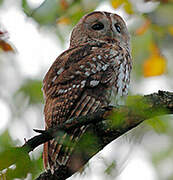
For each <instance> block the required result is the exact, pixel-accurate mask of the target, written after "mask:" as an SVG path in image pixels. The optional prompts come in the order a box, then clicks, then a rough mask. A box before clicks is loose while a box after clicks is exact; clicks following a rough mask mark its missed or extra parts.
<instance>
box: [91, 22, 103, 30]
mask: <svg viewBox="0 0 173 180" xmlns="http://www.w3.org/2000/svg"><path fill="white" fill-rule="evenodd" d="M91 28H92V29H93V30H96V31H99V30H102V29H103V28H104V25H103V24H102V23H101V22H98V23H96V24H94V25H92V27H91Z"/></svg>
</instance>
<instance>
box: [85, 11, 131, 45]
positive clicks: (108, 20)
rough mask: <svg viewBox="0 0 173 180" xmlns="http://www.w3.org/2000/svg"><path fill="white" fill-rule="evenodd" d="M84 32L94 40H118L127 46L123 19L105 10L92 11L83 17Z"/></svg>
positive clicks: (127, 38)
mask: <svg viewBox="0 0 173 180" xmlns="http://www.w3.org/2000/svg"><path fill="white" fill-rule="evenodd" d="M83 27H84V29H85V32H86V34H87V35H88V36H89V37H90V38H91V39H95V40H97V39H98V40H102V41H108V42H117V41H118V42H119V43H120V44H122V46H128V42H129V34H128V31H127V28H126V25H125V23H124V21H123V19H122V18H121V17H120V16H118V15H116V14H111V13H107V12H93V13H91V14H89V15H88V16H86V18H85V19H84V23H83Z"/></svg>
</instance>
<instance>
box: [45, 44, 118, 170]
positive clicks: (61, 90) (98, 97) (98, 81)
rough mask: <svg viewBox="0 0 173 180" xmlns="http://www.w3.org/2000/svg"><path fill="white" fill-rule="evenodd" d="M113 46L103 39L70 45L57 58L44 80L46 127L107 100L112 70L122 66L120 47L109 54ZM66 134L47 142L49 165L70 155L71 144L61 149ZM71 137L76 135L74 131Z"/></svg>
mask: <svg viewBox="0 0 173 180" xmlns="http://www.w3.org/2000/svg"><path fill="white" fill-rule="evenodd" d="M111 48H112V47H111V46H110V45H107V44H104V43H103V44H93V45H90V44H87V45H82V46H79V47H76V48H72V49H69V50H67V51H65V52H64V53H63V54H62V55H60V56H59V57H58V58H57V60H56V61H55V62H54V63H53V65H52V66H51V68H50V70H49V71H48V73H47V74H46V76H45V78H44V81H43V91H44V95H45V108H44V113H45V122H46V128H49V127H52V126H54V125H57V124H61V123H63V122H65V121H66V120H67V119H69V118H70V117H77V116H80V115H85V114H87V113H91V112H94V111H95V110H96V109H97V108H98V107H100V106H105V105H107V104H108V102H107V100H105V92H106V89H108V90H109V88H110V86H111V83H113V80H112V72H113V71H115V67H116V66H117V67H118V66H119V62H116V58H117V57H118V56H119V55H120V54H119V53H120V51H119V49H118V47H117V50H116V48H115V47H114V49H112V53H111V54H110V49H111ZM118 51H119V52H118ZM117 60H118V59H117ZM84 130H85V128H84V127H83V129H82V128H81V129H80V130H79V129H77V130H74V132H72V133H71V134H73V133H74V134H75V137H78V136H80V134H82V133H83V132H84ZM65 138H66V134H65V135H64V136H63V137H61V138H60V139H59V140H58V141H55V140H52V141H50V142H49V143H48V144H45V148H44V154H45V155H44V160H45V161H46V162H45V164H46V166H47V161H49V165H50V166H51V168H52V167H54V166H55V167H56V166H57V165H58V164H59V165H61V164H63V165H65V163H66V162H67V159H68V158H66V157H67V156H68V155H69V150H68V148H67V149H66V150H65V153H64V152H63V153H62V152H61V149H62V147H63V146H64V145H62V142H61V141H63V139H65ZM70 138H71V139H73V138H74V137H73V135H72V136H71V137H70ZM57 139H58V137H57ZM70 151H71V150H70Z"/></svg>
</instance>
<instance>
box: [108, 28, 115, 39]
mask: <svg viewBox="0 0 173 180" xmlns="http://www.w3.org/2000/svg"><path fill="white" fill-rule="evenodd" d="M106 35H107V37H110V39H112V38H113V37H114V34H113V31H112V29H110V30H108V31H107V33H106Z"/></svg>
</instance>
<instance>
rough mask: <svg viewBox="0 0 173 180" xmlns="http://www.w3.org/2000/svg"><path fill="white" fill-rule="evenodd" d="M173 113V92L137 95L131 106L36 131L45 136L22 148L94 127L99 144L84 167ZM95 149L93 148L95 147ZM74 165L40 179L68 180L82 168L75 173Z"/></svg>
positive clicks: (87, 157) (73, 119)
mask: <svg viewBox="0 0 173 180" xmlns="http://www.w3.org/2000/svg"><path fill="white" fill-rule="evenodd" d="M172 113H173V93H172V92H166V91H158V93H153V94H150V95H146V96H144V97H141V96H136V97H133V98H129V99H128V100H127V106H117V107H106V108H103V109H100V110H98V111H97V112H96V113H93V114H88V115H86V116H81V117H78V118H72V119H70V120H68V121H67V122H66V123H65V124H63V125H61V126H58V127H56V128H50V129H48V130H47V131H43V130H35V131H36V132H39V133H41V134H40V135H38V136H35V137H33V138H31V139H29V140H28V141H27V142H26V143H25V144H24V145H23V146H22V147H21V148H24V149H27V152H30V151H33V150H34V149H35V148H36V147H37V146H39V145H40V144H43V143H44V142H47V141H49V140H51V139H53V138H55V137H57V136H58V133H62V131H65V132H69V131H70V130H72V129H73V128H76V127H78V128H79V127H81V126H83V125H88V124H90V128H91V129H92V133H93V134H94V135H95V136H96V137H97V145H96V148H95V149H94V150H93V151H92V153H90V154H88V152H87V151H88V149H86V150H83V151H82V156H83V157H82V158H83V159H82V160H83V162H82V163H81V166H82V165H84V164H85V163H87V161H88V160H89V159H90V158H91V157H92V156H93V155H95V154H96V153H97V152H98V151H100V150H101V149H103V148H104V147H105V146H106V145H107V144H109V143H110V142H111V141H112V140H114V139H116V138H118V137H119V136H121V135H122V134H124V133H125V132H127V131H129V130H131V129H132V128H134V127H136V126H137V125H138V124H140V123H141V122H143V121H144V120H146V119H149V118H152V117H155V116H158V115H164V114H172ZM91 146H93V144H92V145H91ZM76 147H77V146H76ZM88 148H92V147H88ZM75 149H76V148H75ZM77 151H78V150H77ZM77 151H76V152H77ZM74 157H75V152H74ZM72 166H73V164H71V165H69V166H68V167H65V166H61V167H60V168H59V169H58V170H57V171H56V172H55V173H54V174H53V175H52V174H51V173H50V171H48V172H44V173H42V174H41V175H40V176H39V177H38V178H37V180H46V179H49V180H52V179H56V180H60V179H61V180H63V179H66V178H68V177H70V176H71V175H72V174H74V173H75V172H76V171H77V170H79V168H78V169H75V170H74V169H73V170H71V169H70V167H72Z"/></svg>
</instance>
